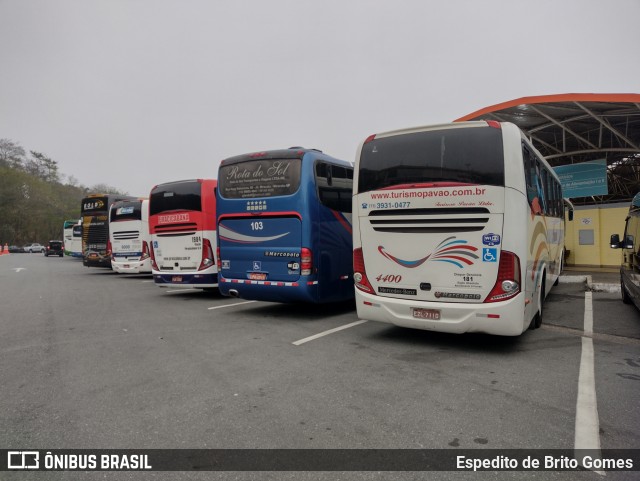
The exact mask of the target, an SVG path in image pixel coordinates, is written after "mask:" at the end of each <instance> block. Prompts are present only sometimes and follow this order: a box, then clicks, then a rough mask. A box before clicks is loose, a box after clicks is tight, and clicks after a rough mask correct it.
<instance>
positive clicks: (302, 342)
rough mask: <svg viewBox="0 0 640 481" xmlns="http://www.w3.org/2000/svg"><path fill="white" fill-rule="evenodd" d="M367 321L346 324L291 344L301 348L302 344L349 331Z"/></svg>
mask: <svg viewBox="0 0 640 481" xmlns="http://www.w3.org/2000/svg"><path fill="white" fill-rule="evenodd" d="M365 322H367V321H356V322H352V323H351V324H345V325H344V326H340V327H336V328H334V329H329V330H328V331H324V332H321V333H319V334H315V335H313V336H309V337H305V338H304V339H300V340H299V341H294V342H292V343H291V344H293V345H295V346H299V345H300V344H304V343H305V342H309V341H313V340H314V339H318V338H319V337H324V336H328V335H329V334H333V333H334V332H338V331H342V330H343V329H349V328H350V327H353V326H357V325H358V324H363V323H365Z"/></svg>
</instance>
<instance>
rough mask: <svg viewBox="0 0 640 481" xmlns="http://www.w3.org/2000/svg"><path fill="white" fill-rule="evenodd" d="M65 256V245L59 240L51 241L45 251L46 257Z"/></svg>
mask: <svg viewBox="0 0 640 481" xmlns="http://www.w3.org/2000/svg"><path fill="white" fill-rule="evenodd" d="M63 255H64V244H63V243H62V241H59V240H50V241H49V242H48V243H47V247H46V248H45V250H44V256H45V257H49V256H60V257H62V256H63Z"/></svg>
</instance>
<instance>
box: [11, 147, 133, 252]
mask: <svg viewBox="0 0 640 481" xmlns="http://www.w3.org/2000/svg"><path fill="white" fill-rule="evenodd" d="M93 193H118V194H122V193H123V192H119V191H118V190H117V189H115V188H113V187H110V186H108V185H105V184H96V185H94V186H92V187H85V186H83V185H81V184H79V183H78V181H77V179H75V178H74V177H73V176H68V177H67V176H65V175H64V174H62V173H61V172H60V171H59V169H58V163H57V162H56V161H55V160H53V159H51V158H50V157H48V156H47V155H45V154H44V153H42V152H37V151H35V150H29V151H28V152H27V151H26V150H25V149H24V148H23V147H22V146H21V145H20V144H19V143H17V142H14V141H12V140H10V139H0V244H2V245H4V244H10V245H19V246H21V245H23V244H26V243H30V242H39V243H41V244H45V243H46V242H47V241H49V240H51V239H62V226H63V223H64V221H65V220H68V219H78V218H80V203H81V200H82V198H83V197H85V196H87V195H88V194H93Z"/></svg>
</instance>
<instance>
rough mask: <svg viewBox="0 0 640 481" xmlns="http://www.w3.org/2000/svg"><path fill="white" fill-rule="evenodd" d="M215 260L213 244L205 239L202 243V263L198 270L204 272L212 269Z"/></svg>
mask: <svg viewBox="0 0 640 481" xmlns="http://www.w3.org/2000/svg"><path fill="white" fill-rule="evenodd" d="M214 261H215V259H214V257H213V249H212V248H211V242H210V241H209V239H203V241H202V262H200V267H198V270H199V271H201V270H204V269H206V268H207V267H211V266H212V265H213V263H214Z"/></svg>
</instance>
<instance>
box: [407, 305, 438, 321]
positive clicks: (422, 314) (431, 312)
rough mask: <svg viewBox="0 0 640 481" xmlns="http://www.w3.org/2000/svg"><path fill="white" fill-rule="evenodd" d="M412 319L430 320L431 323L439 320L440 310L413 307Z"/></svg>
mask: <svg viewBox="0 0 640 481" xmlns="http://www.w3.org/2000/svg"><path fill="white" fill-rule="evenodd" d="M411 312H412V314H413V317H415V318H416V319H430V320H432V321H439V320H440V309H422V308H419V307H414V308H412V309H411Z"/></svg>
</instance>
